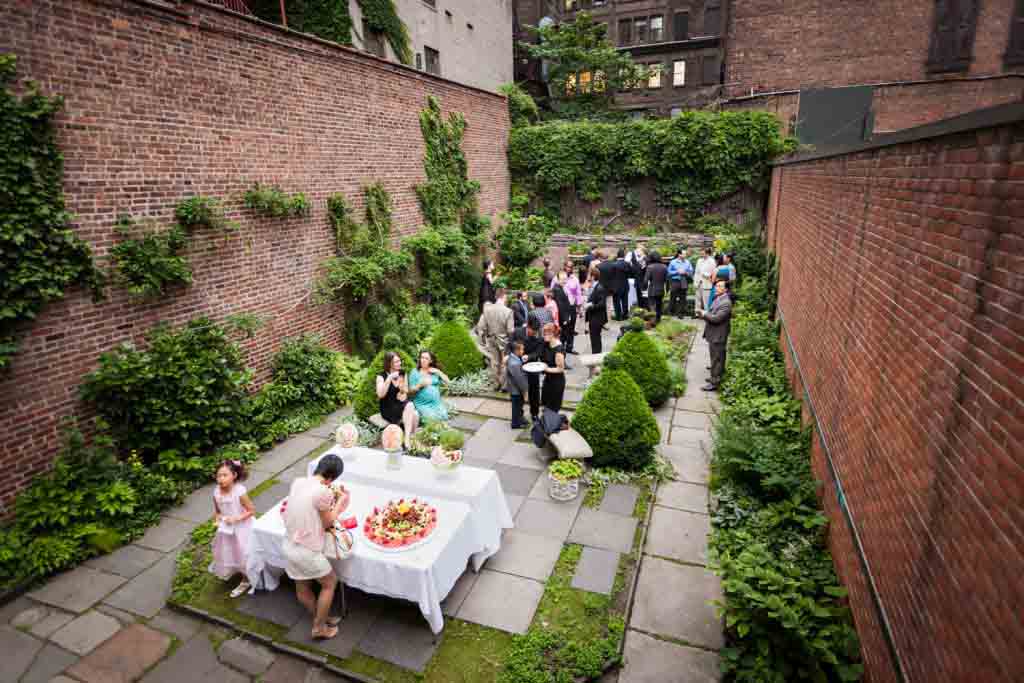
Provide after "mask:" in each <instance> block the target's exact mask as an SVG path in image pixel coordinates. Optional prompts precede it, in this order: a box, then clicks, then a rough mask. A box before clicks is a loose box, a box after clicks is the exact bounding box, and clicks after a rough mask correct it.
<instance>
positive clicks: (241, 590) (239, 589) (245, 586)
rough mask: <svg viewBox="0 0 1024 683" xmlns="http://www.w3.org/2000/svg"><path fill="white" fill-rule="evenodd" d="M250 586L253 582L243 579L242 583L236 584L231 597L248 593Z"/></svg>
mask: <svg viewBox="0 0 1024 683" xmlns="http://www.w3.org/2000/svg"><path fill="white" fill-rule="evenodd" d="M250 588H252V584H250V583H249V582H248V581H242V583H240V584H238V585H237V586H235V589H234V590H233V591H231V597H233V598H238V597H241V596H242V595H244V594H245V593H247V592H248V591H249V589H250Z"/></svg>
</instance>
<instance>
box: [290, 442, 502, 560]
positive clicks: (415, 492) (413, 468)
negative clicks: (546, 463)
mask: <svg viewBox="0 0 1024 683" xmlns="http://www.w3.org/2000/svg"><path fill="white" fill-rule="evenodd" d="M328 454H330V455H338V456H341V459H342V460H343V461H344V462H345V472H344V474H342V475H341V481H342V482H343V483H345V485H346V486H347V485H348V484H349V483H352V484H366V485H368V486H377V487H380V488H388V489H397V490H399V491H402V493H403V494H404V495H406V496H420V497H422V498H425V499H428V500H435V499H438V498H440V499H442V500H453V501H459V502H461V503H465V504H467V505H469V508H470V510H471V511H472V515H471V516H470V520H469V523H470V527H471V529H472V533H473V535H474V537H475V538H476V542H477V544H478V545H480V546H481V548H482V550H481V551H480V552H478V553H476V554H475V555H473V569H475V570H477V571H479V570H480V567H481V566H482V565H483V563H484V560H486V559H487V558H488V557H490V556H491V555H493V554H494V553H496V552H498V549H499V548H501V532H502V530H504V529H511V528H512V526H513V525H512V514H511V513H510V512H509V509H508V503H507V502H506V501H505V494H504V492H503V491H502V490H501V481H500V480H499V479H498V474H497V472H495V471H494V470H485V469H482V468H479V467H469V466H467V465H460V466H459V467H458V468H457V469H456V470H455V471H454V472H451V473H444V474H439V473H438V472H437V471H436V470H435V469H434V466H433V465H431V464H430V461H429V460H427V459H425V458H416V457H411V456H403V458H402V469H399V470H389V469H387V468H386V466H385V460H386V456H385V454H384V451H378V450H374V449H372V448H361V447H356V448H342V447H341V446H334V447H333V448H331V449H330V450H328V451H326V452H325V453H324V454H323V455H321V456H320V457H321V458H322V457H324V455H328ZM319 461H320V458H317V459H316V460H314V461H313V462H311V463H309V467H308V468H307V474H308V475H309V476H313V471H314V470H315V469H316V465H317V463H318V462H319Z"/></svg>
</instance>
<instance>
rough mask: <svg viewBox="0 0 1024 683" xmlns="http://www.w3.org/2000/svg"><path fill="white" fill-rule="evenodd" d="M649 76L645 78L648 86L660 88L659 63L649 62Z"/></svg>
mask: <svg viewBox="0 0 1024 683" xmlns="http://www.w3.org/2000/svg"><path fill="white" fill-rule="evenodd" d="M649 68H650V70H651V77H650V78H648V79H647V87H648V88H660V87H661V71H662V67H661V64H651V65H650V67H649Z"/></svg>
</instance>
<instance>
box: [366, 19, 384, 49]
mask: <svg viewBox="0 0 1024 683" xmlns="http://www.w3.org/2000/svg"><path fill="white" fill-rule="evenodd" d="M363 49H365V50H366V51H367V52H369V53H370V54H371V55H377V56H378V57H385V58H386V57H387V56H388V53H387V50H386V49H385V48H384V34H383V33H381V32H380V31H374V30H373V29H372V28H370V25H369V24H368V23H367V22H366V20H365V19H363Z"/></svg>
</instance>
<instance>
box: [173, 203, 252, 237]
mask: <svg viewBox="0 0 1024 683" xmlns="http://www.w3.org/2000/svg"><path fill="white" fill-rule="evenodd" d="M174 218H175V220H177V221H178V225H180V226H181V227H183V228H185V229H187V230H193V229H195V228H210V229H212V230H237V229H238V223H234V222H232V221H229V220H228V219H227V217H226V216H225V215H224V207H223V205H221V203H220V202H219V201H218V200H216V199H214V198H213V197H204V196H203V195H196V196H194V197H189V198H188V199H183V200H182V201H180V202H178V205H177V206H176V207H175V208H174Z"/></svg>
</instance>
